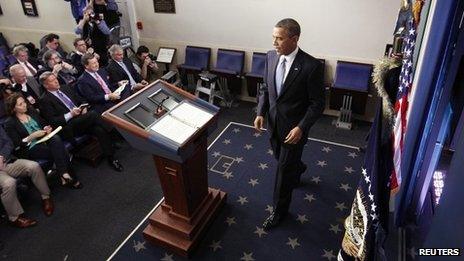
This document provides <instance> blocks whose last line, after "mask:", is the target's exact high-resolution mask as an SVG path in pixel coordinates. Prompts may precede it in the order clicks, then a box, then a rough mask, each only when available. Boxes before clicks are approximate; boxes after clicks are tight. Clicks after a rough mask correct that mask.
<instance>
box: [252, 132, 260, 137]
mask: <svg viewBox="0 0 464 261" xmlns="http://www.w3.org/2000/svg"><path fill="white" fill-rule="evenodd" d="M253 136H255V137H256V138H258V137H261V133H259V132H255V133H254V134H253Z"/></svg>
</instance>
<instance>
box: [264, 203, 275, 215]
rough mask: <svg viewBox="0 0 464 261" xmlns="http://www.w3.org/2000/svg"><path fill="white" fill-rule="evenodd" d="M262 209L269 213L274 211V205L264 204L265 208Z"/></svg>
mask: <svg viewBox="0 0 464 261" xmlns="http://www.w3.org/2000/svg"><path fill="white" fill-rule="evenodd" d="M264 211H267V212H269V214H271V213H272V211H274V207H273V206H271V205H267V206H266V209H265V210H264Z"/></svg>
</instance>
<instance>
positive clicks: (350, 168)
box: [345, 167, 354, 174]
mask: <svg viewBox="0 0 464 261" xmlns="http://www.w3.org/2000/svg"><path fill="white" fill-rule="evenodd" d="M345 172H348V174H351V173H353V172H354V169H353V167H345Z"/></svg>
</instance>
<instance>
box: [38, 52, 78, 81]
mask: <svg viewBox="0 0 464 261" xmlns="http://www.w3.org/2000/svg"><path fill="white" fill-rule="evenodd" d="M43 63H44V67H43V68H42V70H40V71H39V76H40V75H41V74H42V73H43V72H53V73H54V74H55V75H56V76H57V77H58V80H59V81H60V84H65V85H74V84H75V83H76V77H74V75H77V69H76V68H75V67H74V66H72V65H71V64H69V63H67V62H65V61H63V59H62V57H61V55H60V54H59V53H58V52H57V51H54V50H49V51H46V52H45V53H44V55H43Z"/></svg>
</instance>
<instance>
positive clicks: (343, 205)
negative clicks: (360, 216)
mask: <svg viewBox="0 0 464 261" xmlns="http://www.w3.org/2000/svg"><path fill="white" fill-rule="evenodd" d="M335 204H336V206H335V208H337V209H338V210H340V211H343V210H344V209H347V207H346V206H345V203H344V202H343V203H338V202H335Z"/></svg>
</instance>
